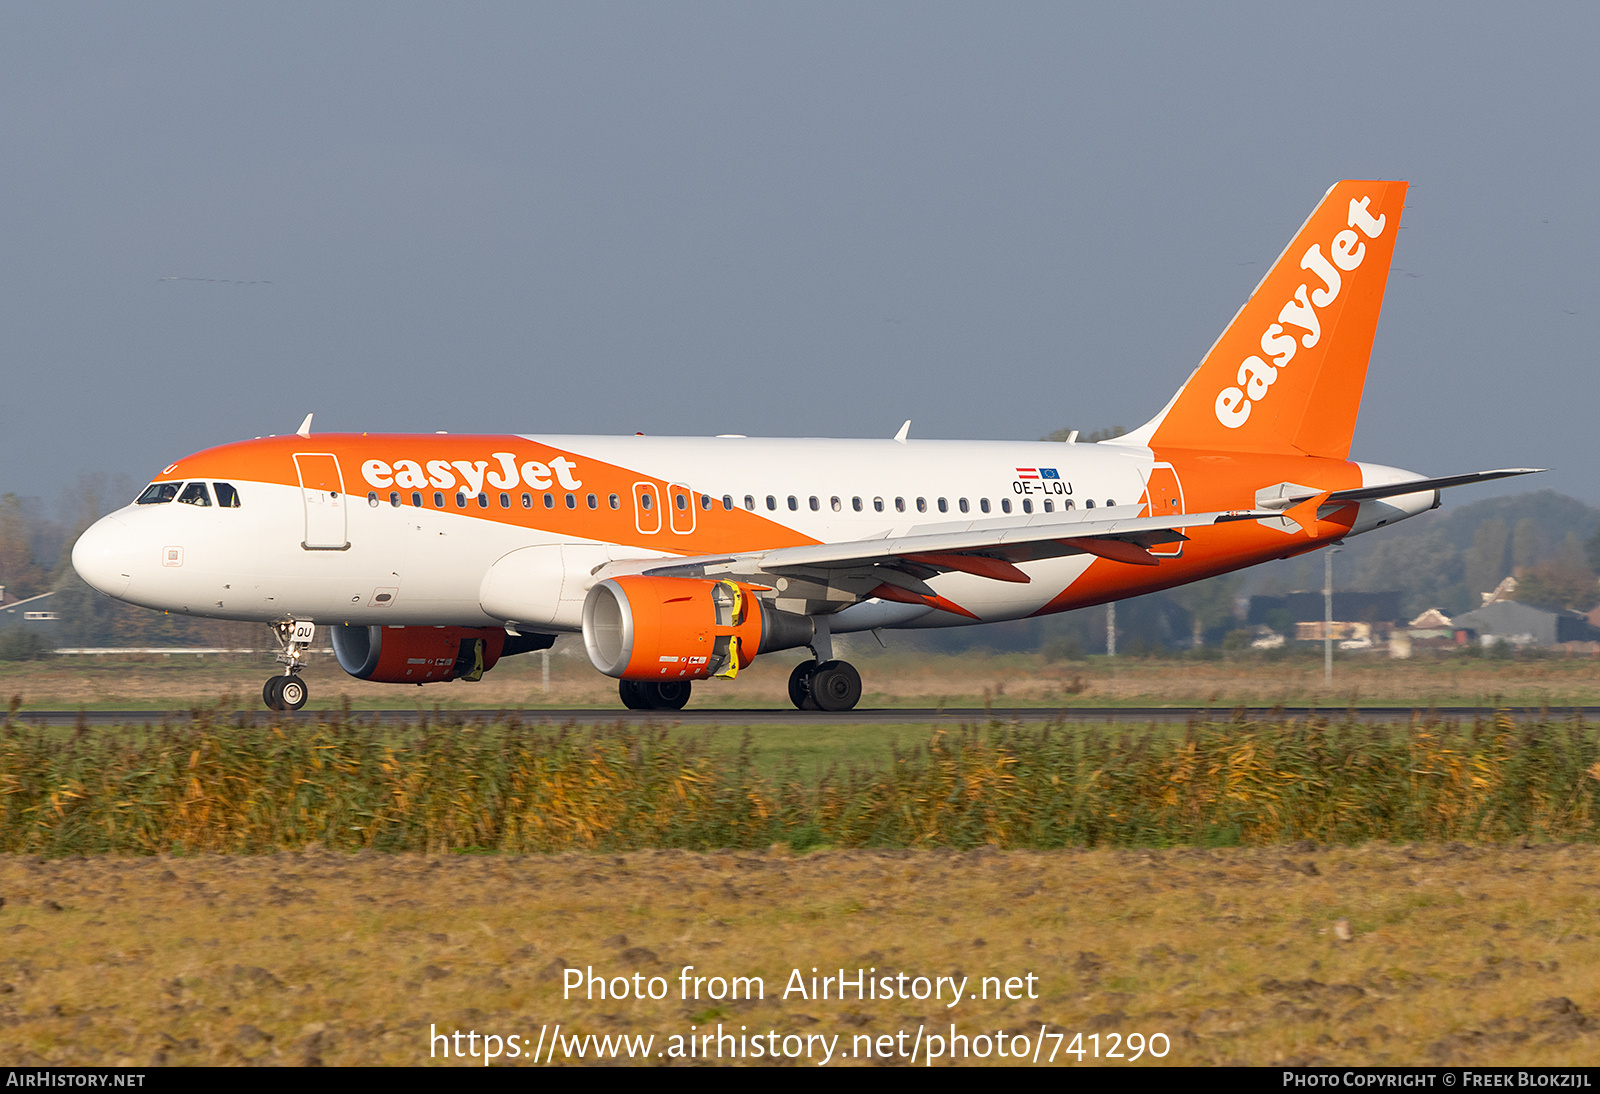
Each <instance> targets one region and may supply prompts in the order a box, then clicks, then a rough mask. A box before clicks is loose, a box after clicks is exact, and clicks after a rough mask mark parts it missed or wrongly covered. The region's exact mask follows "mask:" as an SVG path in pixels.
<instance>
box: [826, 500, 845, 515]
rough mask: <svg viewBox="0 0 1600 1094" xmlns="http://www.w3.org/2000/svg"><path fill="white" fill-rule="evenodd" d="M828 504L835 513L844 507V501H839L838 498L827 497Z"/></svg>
mask: <svg viewBox="0 0 1600 1094" xmlns="http://www.w3.org/2000/svg"><path fill="white" fill-rule="evenodd" d="M828 504H829V505H830V506H831V507H832V508H833V511H834V512H835V513H837V512H839V511H841V510H842V509H844V503H843V502H841V501H840V500H839V499H838V498H829V499H828Z"/></svg>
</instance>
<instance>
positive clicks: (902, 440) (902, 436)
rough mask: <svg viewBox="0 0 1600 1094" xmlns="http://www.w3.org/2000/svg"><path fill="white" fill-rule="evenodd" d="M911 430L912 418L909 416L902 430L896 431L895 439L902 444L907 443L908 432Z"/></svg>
mask: <svg viewBox="0 0 1600 1094" xmlns="http://www.w3.org/2000/svg"><path fill="white" fill-rule="evenodd" d="M910 432H911V419H910V418H907V419H906V424H905V425H903V426H901V427H900V432H898V433H896V434H895V435H894V439H895V440H897V441H899V442H900V443H901V444H905V443H906V434H908V433H910Z"/></svg>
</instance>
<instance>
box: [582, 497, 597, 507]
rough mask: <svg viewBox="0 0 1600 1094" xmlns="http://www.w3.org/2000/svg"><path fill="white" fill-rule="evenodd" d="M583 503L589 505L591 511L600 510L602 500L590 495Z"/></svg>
mask: <svg viewBox="0 0 1600 1094" xmlns="http://www.w3.org/2000/svg"><path fill="white" fill-rule="evenodd" d="M583 501H584V504H585V505H587V506H588V507H589V508H590V509H598V508H600V499H599V498H597V497H595V496H594V495H593V494H590V495H589V496H588V497H586V498H584V499H583Z"/></svg>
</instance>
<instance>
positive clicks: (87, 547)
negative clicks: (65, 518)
mask: <svg viewBox="0 0 1600 1094" xmlns="http://www.w3.org/2000/svg"><path fill="white" fill-rule="evenodd" d="M133 557H134V545H133V537H132V536H131V535H130V534H129V533H128V526H127V525H126V524H123V523H122V522H121V521H120V520H118V519H117V518H116V517H101V518H100V519H99V520H97V521H95V522H94V523H93V524H91V525H89V527H88V529H87V530H86V531H85V532H84V533H83V535H81V536H79V537H78V542H77V543H75V544H73V547H72V568H73V569H74V570H77V571H78V576H79V577H81V578H83V580H85V581H87V582H88V583H89V584H90V585H92V586H94V587H95V588H96V589H99V590H100V591H101V592H103V593H105V594H106V595H107V596H115V597H120V596H121V595H122V594H123V593H125V592H127V591H128V583H129V582H130V581H132V580H133Z"/></svg>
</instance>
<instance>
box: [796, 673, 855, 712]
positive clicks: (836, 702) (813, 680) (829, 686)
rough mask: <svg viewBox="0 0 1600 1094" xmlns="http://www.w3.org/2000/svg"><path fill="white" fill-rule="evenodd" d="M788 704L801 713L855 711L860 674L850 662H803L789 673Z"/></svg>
mask: <svg viewBox="0 0 1600 1094" xmlns="http://www.w3.org/2000/svg"><path fill="white" fill-rule="evenodd" d="M789 701H790V702H791V703H793V704H794V705H795V706H796V707H798V708H799V709H801V710H831V711H840V710H854V709H855V705H856V704H857V703H859V702H860V701H861V674H860V673H859V672H857V671H856V667H855V666H854V665H852V664H851V663H850V662H848V661H821V662H818V661H802V662H800V663H799V664H798V665H796V666H795V667H794V671H793V672H791V673H790V674H789Z"/></svg>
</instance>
